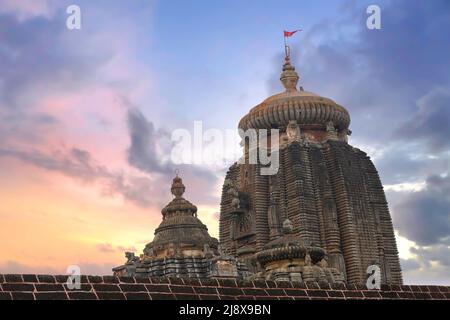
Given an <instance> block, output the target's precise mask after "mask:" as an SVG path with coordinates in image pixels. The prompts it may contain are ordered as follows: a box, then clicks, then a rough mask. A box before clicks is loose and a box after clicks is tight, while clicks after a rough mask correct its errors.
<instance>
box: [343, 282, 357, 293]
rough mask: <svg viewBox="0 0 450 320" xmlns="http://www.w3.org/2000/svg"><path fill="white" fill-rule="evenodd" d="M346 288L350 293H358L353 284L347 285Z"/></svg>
mask: <svg viewBox="0 0 450 320" xmlns="http://www.w3.org/2000/svg"><path fill="white" fill-rule="evenodd" d="M345 288H346V289H347V290H348V291H356V290H357V289H356V285H354V284H353V283H347V284H345Z"/></svg>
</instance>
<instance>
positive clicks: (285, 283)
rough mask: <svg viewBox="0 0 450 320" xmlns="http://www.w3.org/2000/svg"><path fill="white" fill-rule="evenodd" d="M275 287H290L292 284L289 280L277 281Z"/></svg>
mask: <svg viewBox="0 0 450 320" xmlns="http://www.w3.org/2000/svg"><path fill="white" fill-rule="evenodd" d="M277 288H283V289H285V288H292V284H291V283H290V282H289V281H277ZM305 289H306V288H305Z"/></svg>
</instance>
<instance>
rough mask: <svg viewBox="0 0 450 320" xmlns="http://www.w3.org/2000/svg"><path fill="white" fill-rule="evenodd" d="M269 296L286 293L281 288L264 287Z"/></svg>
mask: <svg viewBox="0 0 450 320" xmlns="http://www.w3.org/2000/svg"><path fill="white" fill-rule="evenodd" d="M266 292H267V294H268V295H269V296H285V295H286V293H285V292H284V290H283V289H266Z"/></svg>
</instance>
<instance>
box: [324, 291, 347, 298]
mask: <svg viewBox="0 0 450 320" xmlns="http://www.w3.org/2000/svg"><path fill="white" fill-rule="evenodd" d="M327 293H328V296H329V297H331V298H344V293H343V292H342V291H339V290H329V291H328V292H327Z"/></svg>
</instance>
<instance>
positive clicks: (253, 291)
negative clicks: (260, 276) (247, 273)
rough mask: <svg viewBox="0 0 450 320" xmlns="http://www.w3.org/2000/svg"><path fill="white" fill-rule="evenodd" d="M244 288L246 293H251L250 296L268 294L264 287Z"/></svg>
mask: <svg viewBox="0 0 450 320" xmlns="http://www.w3.org/2000/svg"><path fill="white" fill-rule="evenodd" d="M243 290H244V294H246V295H249V296H267V295H268V294H267V292H266V291H265V290H263V289H251V288H249V289H243Z"/></svg>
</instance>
